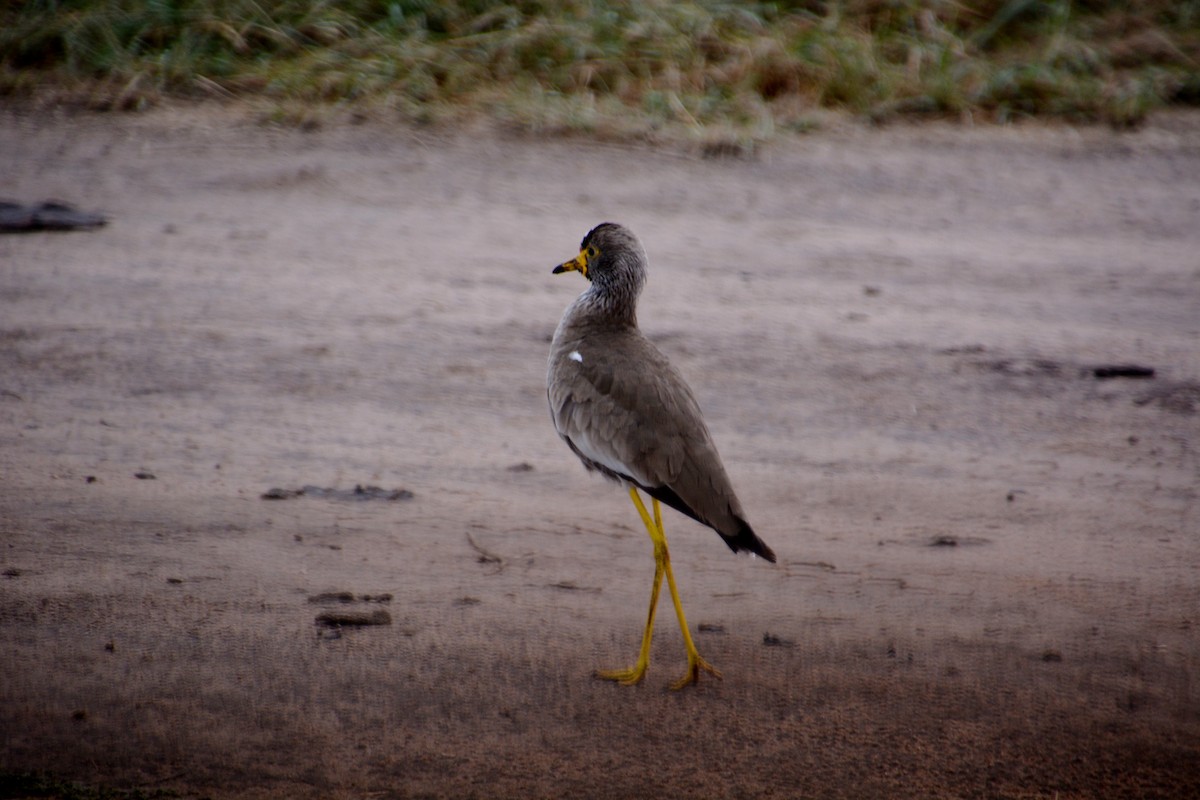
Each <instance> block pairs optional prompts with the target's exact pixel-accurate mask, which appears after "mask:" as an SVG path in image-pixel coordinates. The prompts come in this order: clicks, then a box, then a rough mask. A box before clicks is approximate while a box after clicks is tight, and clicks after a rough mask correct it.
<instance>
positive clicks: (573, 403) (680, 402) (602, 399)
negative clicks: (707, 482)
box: [549, 335, 725, 505]
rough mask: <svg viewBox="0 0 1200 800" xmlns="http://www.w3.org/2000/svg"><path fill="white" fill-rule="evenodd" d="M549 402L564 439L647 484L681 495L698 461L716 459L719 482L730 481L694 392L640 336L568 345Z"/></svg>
mask: <svg viewBox="0 0 1200 800" xmlns="http://www.w3.org/2000/svg"><path fill="white" fill-rule="evenodd" d="M549 399H550V407H551V412H552V413H553V416H554V424H555V427H556V428H557V429H558V432H559V434H560V435H561V436H563V437H564V438H565V439H567V440H568V441H569V442H570V443H571V445H572V446H573V447H575V448H576V449H577V450H578V451H579V452H580V453H581V454H582V455H583V456H584V457H585V458H587V459H589V460H591V461H593V462H595V463H596V464H599V465H601V466H603V467H606V468H608V469H609V470H612V471H613V472H616V473H618V474H620V475H622V476H625V477H627V478H629V479H631V480H633V481H634V482H635V483H637V484H639V485H641V486H643V487H646V488H648V489H649V488H654V487H660V486H663V487H671V488H673V489H675V491H677V492H678V491H679V490H680V489H684V488H685V487H683V486H679V487H676V484H678V483H679V482H680V480H681V479H686V478H688V477H692V475H691V473H694V472H695V471H696V470H695V469H694V468H695V467H696V466H697V464H700V465H703V466H711V464H712V463H713V462H714V461H715V463H716V465H717V470H716V472H717V473H719V475H716V476H715V477H717V478H718V479H720V478H724V477H725V476H724V469H723V468H720V459H719V457H718V456H717V455H716V449H715V448H714V447H713V445H712V437H711V436H710V435H709V432H708V428H707V427H706V426H705V424H704V419H703V417H702V416H701V414H700V407H699V405H698V404H697V403H696V399H695V397H694V396H693V394H692V392H691V389H689V388H688V385H687V384H686V383H685V382H684V381H683V378H682V377H680V375H679V373H678V372H677V371H676V370H675V369H674V368H673V367H672V366H671V364H670V362H668V361H667V359H666V357H665V356H663V355H662V353H660V352H659V351H658V349H657V348H655V347H654V346H653V345H652V344H650V342H648V341H646V340H645V339H644V338H642V337H641V336H640V335H637V336H629V337H623V338H620V339H618V340H615V341H614V340H606V341H604V342H603V344H602V345H597V346H595V347H589V346H588V345H587V341H586V340H584V342H582V343H580V344H578V345H577V346H572V345H570V344H568V345H566V346H564V347H563V348H562V350H561V351H560V352H556V353H555V354H554V358H553V360H552V365H551V380H550V383H549ZM689 467H692V469H689ZM696 488H697V489H700V488H701V487H700V486H699V485H697V487H696ZM689 494H690V492H689ZM685 502H687V501H686V500H685ZM689 505H690V503H689Z"/></svg>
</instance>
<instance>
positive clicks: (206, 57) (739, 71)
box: [0, 0, 1200, 138]
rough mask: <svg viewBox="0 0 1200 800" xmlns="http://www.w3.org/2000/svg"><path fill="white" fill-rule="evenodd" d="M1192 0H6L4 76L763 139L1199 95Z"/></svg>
mask: <svg viewBox="0 0 1200 800" xmlns="http://www.w3.org/2000/svg"><path fill="white" fill-rule="evenodd" d="M1198 75H1200V0H1184V1H1183V2H1169V0H1146V2H1132V1H1131V2H1111V1H1105V0H1090V1H1088V0H1076V1H1075V2H1070V1H1069V0H1052V1H1049V2H1045V1H1043V2H1039V1H1038V0H984V1H983V2H979V3H962V2H952V1H951V0H943V1H942V2H937V1H935V2H916V1H915V0H847V1H846V2H817V1H816V0H809V1H807V2H806V1H805V0H795V1H794V2H773V3H769V2H762V3H754V2H745V3H736V2H715V1H714V0H693V1H692V2H683V3H675V2H665V1H664V0H646V1H644V2H638V1H637V0H607V1H605V0H591V1H590V2H589V0H567V1H566V2H544V1H543V0H524V1H522V0H513V2H508V3H503V2H501V3H495V2H484V1H483V0H449V1H448V2H435V1H434V0H394V1H393V2H387V0H343V1H341V2H334V0H325V1H324V2H318V1H315V0H310V1H309V2H301V1H300V0H136V1H135V0H107V2H104V1H102V0H23V1H22V0H15V2H9V3H6V4H4V5H3V9H2V10H0V93H2V94H7V95H9V96H15V97H18V98H25V99H28V100H34V101H36V100H39V99H40V100H41V101H43V102H46V101H49V102H69V103H77V104H83V105H86V106H89V107H94V108H103V109H140V108H143V107H146V106H148V105H153V104H154V103H156V102H159V101H160V100H162V99H163V98H167V97H185V98H187V97H211V96H215V97H222V98H244V99H250V100H257V101H266V102H267V104H268V106H269V107H270V108H271V109H272V111H273V113H274V114H275V115H276V116H278V117H281V118H294V119H301V118H303V117H305V116H306V115H319V114H322V113H328V112H331V111H338V110H343V109H344V110H350V111H353V112H354V113H361V114H385V115H391V116H392V117H393V118H394V116H395V115H398V116H400V117H401V118H403V119H406V120H409V121H413V122H439V121H454V120H459V119H462V118H464V117H469V116H475V115H487V116H489V117H492V118H495V119H499V120H501V121H503V122H505V123H507V124H511V125H513V126H515V127H517V128H520V129H524V130H532V131H543V132H548V131H586V132H593V133H604V134H616V135H639V134H646V133H650V132H654V131H657V130H662V129H666V128H675V129H681V130H688V131H692V132H695V133H696V134H698V135H701V136H703V135H707V134H711V133H712V132H713V131H717V132H721V131H725V132H733V133H734V134H736V135H738V136H749V137H752V138H762V137H767V136H769V135H771V133H772V132H774V131H776V130H781V129H782V130H805V129H807V128H809V127H812V126H813V125H815V124H818V123H817V120H818V119H819V118H820V115H821V114H822V113H824V112H826V111H828V110H833V111H836V112H846V113H850V114H853V115H859V116H862V117H866V118H870V119H874V120H886V119H889V118H894V117H912V116H938V117H949V118H964V117H968V116H969V117H971V118H976V119H986V120H996V121H1008V120H1012V119H1017V118H1022V117H1049V118H1058V119H1065V120H1072V121H1087V122H1106V123H1110V124H1113V125H1118V126H1125V125H1134V124H1137V123H1138V122H1139V121H1140V120H1142V119H1143V118H1144V117H1145V115H1146V114H1147V113H1148V112H1149V111H1150V110H1152V109H1154V108H1158V107H1162V106H1165V105H1170V104H1177V103H1190V104H1195V103H1198V102H1200V77H1198Z"/></svg>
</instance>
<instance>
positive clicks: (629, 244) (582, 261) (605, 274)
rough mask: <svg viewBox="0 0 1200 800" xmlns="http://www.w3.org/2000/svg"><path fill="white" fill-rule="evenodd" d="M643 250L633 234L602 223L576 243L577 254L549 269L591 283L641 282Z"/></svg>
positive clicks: (644, 261) (626, 229) (616, 225)
mask: <svg viewBox="0 0 1200 800" xmlns="http://www.w3.org/2000/svg"><path fill="white" fill-rule="evenodd" d="M645 264H646V251H645V250H644V249H642V243H641V242H639V241H638V238H637V237H636V236H634V235H633V231H631V230H629V229H628V228H626V227H624V226H623V225H618V224H617V223H615V222H602V223H600V224H599V225H597V226H596V227H594V228H592V229H591V230H590V231H588V234H587V236H584V237H583V241H582V242H580V243H579V255H577V256H575V258H573V259H571V260H570V261H566V262H564V263H562V264H559V265H558V266H557V267H555V268H554V269H553V273H554V274H555V275H557V274H559V273H560V272H581V273H583V277H585V278H587V279H588V280H589V281H592V282H593V283H602V284H604V283H611V282H615V281H620V280H625V281H629V280H630V278H633V280H634V282H635V283H637V284H640V283H641V279H642V273H644V271H645Z"/></svg>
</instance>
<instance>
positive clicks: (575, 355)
mask: <svg viewBox="0 0 1200 800" xmlns="http://www.w3.org/2000/svg"><path fill="white" fill-rule="evenodd" d="M567 358H569V359H571V360H572V361H578V362H579V363H580V364H582V363H583V356H581V355H580V354H579V351H578V350H572V351H571V352H570V353H568V354H567Z"/></svg>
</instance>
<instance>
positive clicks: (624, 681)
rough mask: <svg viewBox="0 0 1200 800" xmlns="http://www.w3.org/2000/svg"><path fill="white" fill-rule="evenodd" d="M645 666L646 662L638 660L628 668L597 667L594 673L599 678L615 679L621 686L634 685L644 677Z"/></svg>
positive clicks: (605, 679)
mask: <svg viewBox="0 0 1200 800" xmlns="http://www.w3.org/2000/svg"><path fill="white" fill-rule="evenodd" d="M646 667H647V665H646V664H643V663H641V662H638V663H637V664H634V665H633V666H632V667H629V668H628V669H598V670H596V672H595V673H594V674H595V676H596V677H597V678H599V679H600V680H604V681H616V682H617V683H619V684H621V685H622V686H635V685H637V684H639V683H641V682H642V678H644V677H646Z"/></svg>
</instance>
